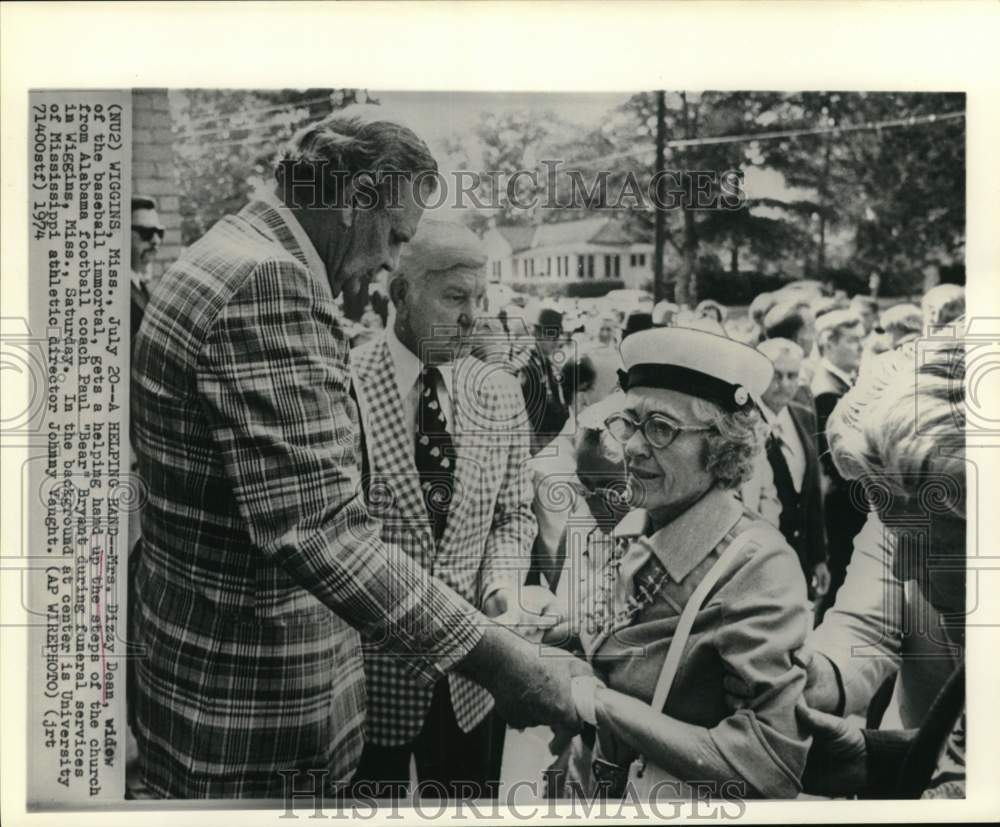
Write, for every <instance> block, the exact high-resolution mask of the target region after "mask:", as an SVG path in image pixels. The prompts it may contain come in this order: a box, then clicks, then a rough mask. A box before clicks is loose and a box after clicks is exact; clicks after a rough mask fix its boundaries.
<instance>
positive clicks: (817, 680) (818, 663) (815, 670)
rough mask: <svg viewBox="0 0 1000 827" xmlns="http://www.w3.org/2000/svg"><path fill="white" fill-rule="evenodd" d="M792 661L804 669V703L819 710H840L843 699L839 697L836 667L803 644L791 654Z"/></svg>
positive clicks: (830, 711)
mask: <svg viewBox="0 0 1000 827" xmlns="http://www.w3.org/2000/svg"><path fill="white" fill-rule="evenodd" d="M792 663H795V664H797V665H799V666H801V667H802V668H803V669H805V670H806V688H805V692H804V693H803V695H804V697H805V699H806V703H807V704H809V706H811V707H812V708H813V709H818V710H819V711H820V712H829V713H839V712H842V711H843V709H842V707H843V703H844V699H843V697H841V689H840V680H839V678H838V677H837V667H835V666H834V665H833V663H832V662H831V660H830V659H829V658H828V657H827V656H826V655H822V654H820V653H819V652H817V651H815V650H813V649H810V648H809V647H808V646H803V647H802V648H801V649H799V650H798V651H797V652H794V653H793V654H792Z"/></svg>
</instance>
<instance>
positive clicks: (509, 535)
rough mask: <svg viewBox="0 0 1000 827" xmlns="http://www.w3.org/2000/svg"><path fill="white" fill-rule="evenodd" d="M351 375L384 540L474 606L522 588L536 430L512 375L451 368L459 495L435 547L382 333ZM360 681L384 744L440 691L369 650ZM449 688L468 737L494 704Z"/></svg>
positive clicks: (406, 729)
mask: <svg viewBox="0 0 1000 827" xmlns="http://www.w3.org/2000/svg"><path fill="white" fill-rule="evenodd" d="M351 372H352V375H353V378H354V387H355V389H356V391H357V394H358V404H359V406H360V408H361V416H362V421H363V423H364V428H365V442H366V446H367V451H368V463H369V467H370V469H371V480H370V482H369V484H368V495H369V508H370V510H371V513H372V514H373V515H376V516H377V517H378V518H379V519H380V520H381V521H382V539H383V540H384V541H385V542H386V544H387V545H395V546H397V547H399V548H401V549H403V550H404V551H405V553H406V554H407V555H408V556H409V557H410V558H412V559H413V560H415V561H417V562H418V563H419V564H420V565H421V566H422V567H423V568H424V570H426V571H427V572H430V573H433V574H434V576H435V577H437V578H439V579H441V580H443V581H444V582H445V583H447V584H448V585H449V586H451V587H452V588H453V589H455V591H456V592H458V593H459V594H460V595H462V597H464V598H465V599H466V600H468V601H469V602H470V603H473V604H475V605H476V606H480V607H481V606H482V604H483V600H484V599H485V598H486V597H487V596H488V595H489V594H490V593H491V592H492V591H493V590H495V589H496V588H499V587H502V586H508V587H511V588H515V589H516V587H517V584H519V583H522V582H524V577H525V574H526V573H527V569H528V566H529V564H530V561H531V545H532V543H533V542H534V539H535V534H536V530H537V528H536V523H535V517H534V515H533V513H532V510H531V502H532V499H533V488H532V484H531V478H530V476H529V471H528V466H527V460H528V458H529V444H530V437H531V426H530V423H529V422H528V419H527V414H526V413H525V409H524V399H523V397H522V395H521V390H520V387H519V386H518V383H517V380H516V379H515V377H513V376H512V375H511V374H510V373H509V372H508V371H506V370H497V369H491V368H489V367H488V366H487V365H485V364H484V363H482V362H480V361H478V360H477V359H474V358H471V357H467V358H465V359H461V360H459V361H458V362H457V363H456V364H455V365H454V368H453V384H452V400H451V402H452V413H453V415H452V422H451V423H450V424H449V430H450V432H451V434H452V437H453V440H454V443H455V450H456V453H457V458H456V462H455V491H454V496H453V501H452V504H451V509H450V512H449V514H448V523H447V527H446V529H445V533H444V535H443V536H442V537H441V541H440V543H439V544H438V545H437V546H436V547H435V543H434V535H433V530H432V527H431V522H430V519H429V517H428V516H427V512H426V509H425V508H424V504H423V500H422V497H421V491H420V475H419V473H418V471H417V468H416V465H415V464H414V446H413V436H412V434H411V431H410V429H408V428H407V425H406V423H405V422H404V421H403V409H402V403H401V400H400V398H399V390H398V388H397V386H396V379H395V371H394V367H393V361H392V357H391V355H390V353H389V348H388V345H387V344H386V340H385V336H384V334H383V336H381V337H379V338H378V339H376V340H375V341H373V342H370V343H368V344H366V345H363V346H361V347H360V348H357V349H355V350H354V351H353V352H352V354H351ZM365 674H366V676H367V688H368V722H367V737H368V738H369V739H370V740H371V741H373V742H374V743H377V744H380V745H382V746H397V745H400V744H405V743H407V742H409V741H412V740H413V739H414V738H416V737H417V735H418V734H419V733H420V729H421V727H422V726H423V723H424V719H425V717H426V716H427V711H428V709H429V708H430V705H431V696H432V694H433V687H431V686H427V685H425V684H421V683H418V682H417V681H415V680H414V679H413V677H412V675H411V674H410V673H409V672H408V670H407V669H406V668H405V666H404V665H403V664H402V663H401V662H400V660H399V659H398V658H392V657H387V656H386V655H385V654H384V653H381V652H379V651H377V650H373V649H371V648H368V649H366V652H365ZM448 681H449V689H450V694H451V703H452V707H453V709H454V711H455V718H456V720H457V721H458V724H459V726H460V727H462V729H463V730H464V731H466V732H468V731H470V730H471V729H472V728H473V727H474V726H476V724H478V723H479V722H480V721H482V720H483V718H484V717H485V716H486V714H487V713H488V712H489V711H490V709H491V708H492V706H493V700H492V698H491V697H490V695H489V694H488V693H487V692H486V691H485V690H484V689H483V688H482V687H480V686H478V685H477V684H475V683H473V682H471V681H469V680H467V679H465V678H463V677H461V676H459V675H450V676H449V677H448Z"/></svg>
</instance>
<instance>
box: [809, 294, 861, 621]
mask: <svg viewBox="0 0 1000 827" xmlns="http://www.w3.org/2000/svg"><path fill="white" fill-rule="evenodd" d="M863 338H864V324H863V323H862V321H861V317H860V316H858V315H857V314H856V313H853V312H851V311H850V310H831V311H830V312H828V313H824V314H822V315H821V316H819V317H818V318H817V319H816V342H817V346H818V348H819V354H820V361H819V364H818V365H817V367H816V372H815V374H814V376H813V379H812V392H813V398H814V399H815V400H816V433H817V434H818V437H819V438H818V448H819V457H820V463H821V465H822V466H823V472H824V476H825V485H826V494H825V497H824V503H823V506H824V509H825V512H826V538H827V543H828V548H829V562H828V565H829V568H830V589H829V591H828V592H827V594H826V598H825V599H824V601H823V608H822V609H821V614H822V611H824V610H825V608H826V607H828V606H830V605H832V603H833V600H834V598H835V597H836V594H837V589H839V588H840V584H841V583H843V582H844V575H845V573H846V572H847V565H848V563H850V561H851V552H852V549H853V547H854V537H855V536H856V535H857V533H858V532H859V531H860V530H861V527H862V526H863V525H864V523H865V519H866V518H867V514H868V509H867V508H866V507H865V505H864V504H863V498H862V497H861V495H860V494H856V495H855V496H854V497H852V496H851V485H850V483H849V482H848V481H846V480H845V479H844V478H843V477H841V475H840V473H839V472H838V471H837V469H836V467H835V466H834V464H833V460H832V458H831V457H830V451H829V445H828V443H827V438H826V422H827V420H828V419H829V418H830V414H831V413H832V412H833V409H834V408H835V407H836V405H837V403H838V402H839V401H840V398H841V397H842V396H843V395H844V394H845V393H847V391H848V390H849V389H850V388H851V387H852V386H853V385H854V382H855V380H856V379H857V374H858V367H859V365H860V362H861V352H862V340H863Z"/></svg>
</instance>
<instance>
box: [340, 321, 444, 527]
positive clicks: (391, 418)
mask: <svg viewBox="0 0 1000 827" xmlns="http://www.w3.org/2000/svg"><path fill="white" fill-rule="evenodd" d="M355 354H356V355H357V361H356V364H355V368H354V372H355V375H356V376H357V378H358V383H357V393H358V395H359V396H364V408H363V410H362V413H363V414H364V415H366V416H367V418H368V421H367V422H366V423H365V432H366V435H367V443H368V452H369V456H370V458H371V473H372V482H371V485H372V486H375V485H381V486H386V487H388V492H389V493H391V498H390V501H391V502H394V503H395V509H394V510H395V512H396V513H397V516H398V518H399V519H400V521H401V524H402V525H406V526H414V525H416V526H419V527H420V530H421V531H422V532H424V531H426V532H427V534H428V535H431V525H430V519H429V518H428V516H427V511H426V509H425V508H424V503H423V496H422V494H421V491H420V477H419V474H418V473H417V468H416V465H415V464H414V461H413V446H412V445H411V444H410V436H409V433H408V431H407V428H406V425H405V423H404V421H403V407H402V404H401V403H400V399H399V391H398V390H397V388H396V380H395V377H394V376H393V371H392V357H391V356H390V355H389V348H388V346H387V345H386V343H385V339H384V338H380V339H379V340H378V341H376V342H375V343H374V344H373V346H372V347H371V349H363V350H362V351H361V352H358V351H355ZM352 358H354V355H352ZM375 516H379V517H382V519H385V518H386V517H388V516H389V515H388V514H386V515H385V516H383V515H381V514H378V513H376V514H375ZM431 543H432V545H433V537H432V536H431Z"/></svg>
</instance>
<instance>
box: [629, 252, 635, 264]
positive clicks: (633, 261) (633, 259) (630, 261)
mask: <svg viewBox="0 0 1000 827" xmlns="http://www.w3.org/2000/svg"><path fill="white" fill-rule="evenodd" d="M628 266H629V267H635V253H629V256H628Z"/></svg>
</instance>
